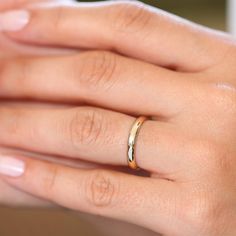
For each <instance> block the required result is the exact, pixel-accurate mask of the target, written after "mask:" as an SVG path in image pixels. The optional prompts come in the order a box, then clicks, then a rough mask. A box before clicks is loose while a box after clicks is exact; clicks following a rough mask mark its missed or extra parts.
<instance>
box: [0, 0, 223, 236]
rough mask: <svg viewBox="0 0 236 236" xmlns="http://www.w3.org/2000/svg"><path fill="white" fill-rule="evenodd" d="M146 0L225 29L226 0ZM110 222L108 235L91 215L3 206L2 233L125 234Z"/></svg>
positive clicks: (5, 235) (20, 235) (140, 232)
mask: <svg viewBox="0 0 236 236" xmlns="http://www.w3.org/2000/svg"><path fill="white" fill-rule="evenodd" d="M144 2H146V3H148V4H151V5H154V6H156V7H159V8H162V9H165V10H167V11H170V12H173V13H175V14H177V15H180V16H182V17H185V18H188V19H190V20H192V21H195V22H197V23H200V24H203V25H206V26H209V27H212V28H216V29H220V30H225V29H226V14H225V12H226V1H224V0H178V1H174V0H146V1H144ZM98 222H103V219H102V218H100V217H97V223H98ZM104 224H107V223H106V222H105V223H104ZM109 225H110V226H114V230H113V231H114V232H113V233H112V232H111V233H109V234H105V233H104V232H103V231H102V230H101V229H100V228H99V226H98V225H96V226H95V225H92V224H91V223H90V218H89V216H87V217H85V218H84V217H83V218H82V217H80V216H78V215H77V214H75V213H71V212H69V211H62V210H37V209H9V208H5V207H2V208H0V236H14V235H17V236H28V235H30V236H31V235H32V236H42V235H43V236H53V235H57V236H67V235H68V236H74V235H81V236H90V235H91V236H100V235H101V236H102V235H103V236H105V235H109V236H110V235H112V236H114V235H115V231H116V235H122V236H124V234H123V233H122V232H121V233H119V232H118V229H117V228H116V227H117V226H116V224H115V223H113V222H110V224H109ZM131 231H132V230H131ZM132 232H133V233H135V235H136V236H138V235H147V233H145V231H143V230H142V229H139V230H138V231H135V229H134V230H133V231H132ZM148 235H149V234H148ZM152 235H154V234H152Z"/></svg>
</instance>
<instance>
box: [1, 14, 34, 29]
mask: <svg viewBox="0 0 236 236" xmlns="http://www.w3.org/2000/svg"><path fill="white" fill-rule="evenodd" d="M29 21H30V13H29V12H28V11H26V10H15V11H8V12H4V13H1V14H0V31H19V30H22V29H23V28H24V27H25V26H26V25H27V24H28V23H29Z"/></svg>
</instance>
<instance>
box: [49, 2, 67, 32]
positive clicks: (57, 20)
mask: <svg viewBox="0 0 236 236" xmlns="http://www.w3.org/2000/svg"><path fill="white" fill-rule="evenodd" d="M65 14H66V11H65V8H64V7H63V6H61V7H60V6H59V7H57V8H55V9H54V11H52V15H51V26H52V29H53V32H57V31H59V32H61V31H62V30H63V29H64V25H65V19H66V16H65Z"/></svg>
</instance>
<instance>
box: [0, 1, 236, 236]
mask: <svg viewBox="0 0 236 236" xmlns="http://www.w3.org/2000/svg"><path fill="white" fill-rule="evenodd" d="M75 21H76V24H75V23H74V22H75ZM51 32H54V33H53V34H51ZM8 36H10V37H14V39H17V40H20V41H24V42H31V43H38V44H41V45H45V44H47V45H58V46H62V47H78V48H81V47H83V48H89V49H94V48H98V49H102V50H103V51H98V50H96V51H94V50H92V51H91V50H90V51H87V52H83V53H80V54H78V55H72V56H66V57H65V56H64V57H50V58H37V59H33V58H31V59H30V60H29V59H25V60H23V61H22V60H20V61H19V60H15V61H12V62H11V63H8V62H5V63H4V65H3V69H2V75H1V94H2V96H4V97H6V96H8V97H9V98H28V99H29V98H30V99H37V100H47V101H52V102H62V101H63V102H66V103H74V104H78V103H81V104H89V105H90V106H83V107H74V108H58V109H46V108H34V109H30V108H29V107H24V106H22V107H17V108H15V107H9V106H7V105H5V106H1V108H0V110H1V116H0V124H1V125H0V142H1V143H2V144H5V145H7V146H10V147H17V148H22V149H26V150H29V151H36V152H42V153H45V154H48V155H62V156H68V157H71V158H79V159H83V160H86V161H92V162H97V163H101V164H107V165H114V166H126V165H127V138H128V132H129V130H130V127H131V126H132V124H133V122H134V120H135V116H138V115H140V114H141V115H147V116H149V117H152V119H151V120H149V121H146V122H145V123H144V125H143V126H142V128H141V131H140V133H139V138H138V141H137V147H136V155H137V163H138V165H139V166H140V167H141V168H142V169H144V170H146V171H148V172H149V173H150V177H138V176H134V175H130V174H125V173H121V172H118V171H115V170H113V171H111V170H107V169H105V168H104V169H98V170H82V169H75V168H72V167H65V166H63V165H58V164H52V163H48V162H45V161H37V160H34V159H30V158H28V157H24V156H22V155H20V156H18V155H14V154H9V153H8V154H7V155H2V157H1V159H0V171H1V172H2V174H5V175H8V176H9V177H6V178H5V180H6V181H7V182H8V183H9V184H11V185H12V186H15V187H17V188H19V189H22V190H24V191H26V192H29V193H31V194H34V195H36V196H39V197H42V198H45V199H47V200H51V201H53V202H56V203H58V204H60V205H62V206H65V207H68V208H71V209H75V210H81V211H85V212H89V213H92V214H98V215H102V216H107V217H111V218H114V219H120V220H124V221H127V222H131V223H135V224H138V225H141V226H144V227H146V228H149V229H151V230H154V231H155V232H160V233H161V234H164V235H176V236H178V235H181V236H183V235H186V236H189V235H204V236H205V235H235V234H236V229H235V226H234V223H235V221H236V207H235V206H236V190H235V189H236V188H235V187H236V182H235V180H236V174H235V173H236V158H235V156H236V148H235V147H236V146H235V140H236V134H235V133H236V132H235V130H236V118H235V117H236V92H235V86H236V80H235V76H236V69H235V61H236V46H235V41H234V40H233V39H231V38H229V37H228V36H226V35H224V34H221V33H218V32H214V31H210V30H207V29H204V28H201V27H199V26H196V25H193V24H191V23H189V22H185V21H183V20H181V19H179V18H176V17H173V16H171V15H168V14H166V13H164V12H161V11H158V10H154V9H151V8H150V9H147V8H146V7H145V6H143V5H139V4H128V3H115V4H110V3H109V4H104V5H101V6H97V5H96V6H94V7H88V6H85V7H82V6H81V7H79V8H74V7H71V8H68V7H60V8H50V9H41V10H36V9H34V10H31V21H30V22H29V24H28V25H27V26H26V28H25V29H24V30H22V31H21V32H19V33H8ZM104 50H110V51H113V52H107V51H104ZM120 54H122V55H120ZM19 75H21V76H19ZM19 84H20V86H19ZM92 105H95V106H96V107H94V106H92ZM97 106H99V107H102V108H97Z"/></svg>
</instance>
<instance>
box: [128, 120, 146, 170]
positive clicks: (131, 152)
mask: <svg viewBox="0 0 236 236" xmlns="http://www.w3.org/2000/svg"><path fill="white" fill-rule="evenodd" d="M147 119H148V118H147V117H145V116H141V117H139V118H137V119H136V121H135V122H134V124H133V125H132V128H131V130H130V133H129V139H128V166H129V167H130V168H131V169H134V170H137V169H139V167H138V165H137V163H136V156H135V144H136V141H137V137H138V133H139V131H140V128H141V126H142V124H143V123H144V122H145V121H146V120H147Z"/></svg>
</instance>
